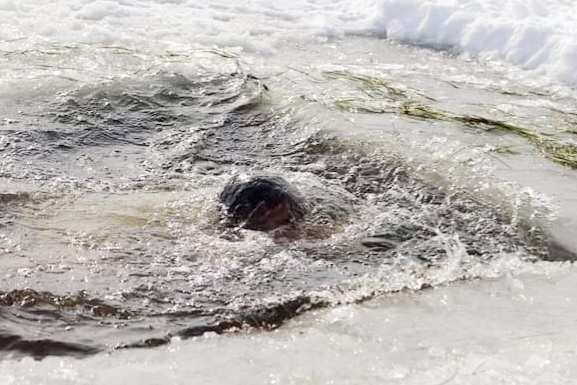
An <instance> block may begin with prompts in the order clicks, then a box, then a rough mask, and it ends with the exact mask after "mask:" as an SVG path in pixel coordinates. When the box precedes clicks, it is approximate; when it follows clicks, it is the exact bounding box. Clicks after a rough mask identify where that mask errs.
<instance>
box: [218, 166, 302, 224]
mask: <svg viewBox="0 0 577 385" xmlns="http://www.w3.org/2000/svg"><path fill="white" fill-rule="evenodd" d="M218 200H219V203H220V207H221V223H222V224H223V225H224V226H225V227H235V228H243V229H248V230H257V231H265V232H268V231H272V230H276V229H278V228H280V227H284V226H287V227H289V226H290V225H296V224H298V223H299V222H301V221H302V220H303V218H304V217H305V215H306V213H307V209H306V205H305V202H304V200H303V199H302V198H301V197H300V195H299V194H298V193H297V192H296V190H295V189H294V188H292V186H290V185H289V184H288V182H286V181H285V180H284V179H283V178H280V177H268V176H267V177H253V178H250V179H248V180H246V181H241V180H239V179H238V178H234V179H233V180H231V181H230V182H229V183H228V184H227V185H226V186H225V187H224V189H223V191H222V192H221V193H220V195H219V199H218Z"/></svg>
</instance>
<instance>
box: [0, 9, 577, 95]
mask: <svg viewBox="0 0 577 385" xmlns="http://www.w3.org/2000/svg"><path fill="white" fill-rule="evenodd" d="M241 4H242V5H241ZM0 10H2V11H5V12H6V13H5V14H4V15H5V17H4V20H2V26H3V28H2V32H0V38H2V39H3V40H6V41H10V40H13V39H26V40H29V41H31V42H32V41H36V40H38V39H40V40H43V39H49V40H50V41H54V42H62V43H70V42H76V43H89V44H93V43H101V44H124V45H127V46H129V47H131V48H132V47H140V48H144V49H153V48H158V47H165V48H171V49H176V48H180V49H182V48H184V47H189V48H190V47H198V46H213V45H216V46H220V47H236V48H240V49H244V50H246V51H248V52H254V53H260V54H278V53H280V52H282V46H283V44H285V43H286V42H307V41H311V40H319V39H320V40H322V39H328V38H332V37H339V36H344V35H346V34H374V35H377V36H387V37H388V38H390V39H394V40H398V41H402V42H407V43H411V44H418V45H428V46H431V47H435V48H448V49H450V50H452V51H455V52H458V53H470V54H475V55H481V56H482V57H485V58H491V59H499V60H504V61H507V62H510V63H513V64H515V65H518V66H520V67H522V68H524V69H528V70H537V71H538V73H539V74H540V75H543V76H549V77H552V78H555V79H558V80H561V81H563V82H566V83H568V84H571V85H574V84H575V83H577V68H576V67H577V64H576V63H577V60H575V58H577V23H576V18H575V16H574V15H575V13H576V11H577V3H575V2H572V1H567V0H530V1H527V0H507V1H501V0H357V1H353V0H323V1H310V0H294V1H291V2H284V3H282V4H281V3H279V2H278V1H273V0H259V1H252V2H249V3H239V2H230V1H225V0H212V1H209V0H195V1H192V0H189V1H186V0H130V1H111V0H95V1H90V0H85V1H82V2H75V1H72V0H60V1H58V2H51V1H47V0H36V1H35V0H22V1H20V2H14V1H13V0H1V1H0ZM8 12H9V13H8ZM9 14H10V15H11V17H7V15H9ZM46 26H50V28H47V27H46Z"/></svg>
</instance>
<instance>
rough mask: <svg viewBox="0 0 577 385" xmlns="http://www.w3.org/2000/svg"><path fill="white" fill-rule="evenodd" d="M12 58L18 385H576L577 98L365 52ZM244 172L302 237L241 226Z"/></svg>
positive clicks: (362, 47) (7, 184) (11, 348)
mask: <svg viewBox="0 0 577 385" xmlns="http://www.w3.org/2000/svg"><path fill="white" fill-rule="evenodd" d="M2 60H3V61H4V63H3V64H5V65H6V66H8V67H9V68H10V71H7V72H6V73H5V74H4V75H3V76H4V77H3V78H2V85H1V90H2V92H1V93H0V97H1V98H2V104H1V106H0V108H1V111H2V126H1V129H2V137H1V138H0V145H1V147H2V152H1V155H2V158H1V159H2V161H1V177H2V179H1V183H2V184H1V185H2V188H3V190H2V195H1V200H2V202H3V206H2V228H1V230H2V233H1V238H0V242H1V246H2V250H3V258H2V271H3V275H2V280H1V285H2V286H1V288H0V289H1V291H2V293H1V296H0V303H1V304H2V307H1V308H0V312H1V314H2V319H3V320H4V321H3V326H4V330H3V331H2V336H1V337H0V338H1V339H0V340H1V341H2V344H1V346H2V347H3V349H2V355H3V357H4V361H3V362H2V365H1V366H0V368H1V369H0V378H2V379H3V382H2V383H15V384H26V383H30V384H32V383H34V384H38V383H58V384H61V383H88V384H92V383H110V382H111V381H112V382H123V383H150V384H153V383H183V384H184V383H190V382H191V381H192V380H193V381H194V382H201V381H202V382H206V383H240V382H254V383H351V384H352V383H383V382H384V383H403V384H410V383H419V384H422V383H435V384H437V383H451V382H453V383H467V384H471V383H479V384H481V383H489V382H491V383H495V382H498V383H499V381H501V383H508V384H511V383H519V384H521V383H539V381H540V380H539V379H548V380H551V381H553V382H550V383H559V384H562V383H571V378H573V377H574V375H575V370H576V368H575V366H574V364H572V362H573V361H574V357H575V354H576V351H575V344H574V343H575V341H574V337H573V336H574V334H575V333H574V332H575V325H574V323H575V322H574V311H573V309H572V300H573V299H572V296H571V294H570V293H571V292H572V291H573V289H574V284H573V282H574V279H573V278H574V277H575V272H574V267H573V265H572V264H571V263H570V262H551V261H550V260H561V261H565V260H572V259H573V253H572V250H575V249H577V244H575V243H574V241H573V239H572V238H571V234H572V233H573V231H574V230H575V225H574V218H575V217H576V215H577V213H576V206H575V203H574V199H573V198H572V194H571V192H572V191H575V187H576V185H575V181H574V171H573V170H572V169H571V168H570V167H568V166H566V165H563V164H561V163H563V159H565V158H562V157H559V156H558V152H555V151H553V150H555V149H557V150H558V149H565V150H566V149H567V148H570V147H562V145H567V143H569V144H570V143H571V141H572V135H574V134H573V133H572V132H571V127H572V125H573V123H574V116H575V112H576V110H575V95H574V92H573V91H572V90H571V89H569V88H565V87H563V86H561V85H551V84H540V83H538V82H536V81H535V80H534V79H531V78H530V77H528V76H527V75H526V74H523V73H521V72H519V71H517V70H515V69H512V68H509V67H507V66H504V65H502V64H498V63H493V62H480V61H475V60H467V59H465V58H459V57H454V56H452V55H450V54H447V53H443V52H437V51H431V50H428V49H424V48H409V47H405V46H399V45H395V44H392V43H390V42H388V41H386V40H382V39H379V38H376V37H362V36H358V37H347V38H343V39H335V40H329V41H326V42H317V43H308V44H306V45H302V44H300V43H294V44H291V45H287V47H286V48H285V49H284V53H283V55H275V56H270V57H266V56H264V57H263V56H260V55H251V54H237V53H233V52H228V51H225V50H217V49H214V50H190V51H182V52H173V51H171V52H139V51H135V50H131V49H126V48H122V47H111V46H103V45H72V46H64V45H57V44H56V45H55V44H52V45H48V46H45V47H44V48H43V49H41V50H32V51H25V52H18V53H15V54H11V55H5V56H3V58H2ZM63 63H67V64H66V65H65V64H63ZM70 63H73V64H74V65H72V64H70ZM236 175H241V176H242V175H279V176H282V177H284V178H285V179H287V180H288V181H289V182H291V183H292V184H293V185H294V186H295V188H297V189H298V190H299V192H300V193H301V194H302V195H303V196H304V197H306V199H307V202H308V204H309V206H310V207H311V212H310V214H309V216H308V217H307V220H306V223H305V224H304V226H305V228H306V229H308V230H307V231H305V233H306V234H305V236H303V237H302V238H300V239H297V240H286V239H282V238H279V237H274V236H271V235H268V234H264V233H259V232H252V231H247V230H239V231H237V232H235V233H223V232H221V231H219V230H218V229H217V226H216V223H217V221H218V212H217V199H216V198H217V195H218V192H219V191H220V190H221V189H222V187H223V186H224V185H225V184H226V182H227V181H228V180H229V179H230V178H231V177H233V176H236ZM557 206H558V207H560V208H561V211H560V214H559V215H558V216H556V208H557ZM556 218H557V219H556ZM54 356H64V357H54ZM80 357H82V358H84V359H83V360H76V358H80ZM34 358H35V359H42V358H43V360H41V361H34V360H33V359H34ZM535 381H537V382H535Z"/></svg>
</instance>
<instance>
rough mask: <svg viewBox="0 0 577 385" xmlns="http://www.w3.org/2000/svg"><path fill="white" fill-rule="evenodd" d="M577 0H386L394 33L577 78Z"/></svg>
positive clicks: (387, 26) (384, 9)
mask: <svg viewBox="0 0 577 385" xmlns="http://www.w3.org/2000/svg"><path fill="white" fill-rule="evenodd" d="M576 11H577V3H575V2H570V1H564V0H531V1H524V0H508V1H501V0H452V1H449V0H437V1H424V0H383V1H382V2H381V4H380V15H379V17H377V18H376V20H375V22H376V25H377V29H381V30H382V32H383V33H385V34H386V35H387V36H388V37H389V38H391V39H395V40H399V41H403V42H409V43H416V44H420V45H428V46H431V47H437V48H446V49H450V50H453V51H455V52H460V53H472V54H478V55H481V56H483V57H486V58H491V59H499V60H504V61H507V62H510V63H513V64H515V65H518V66H520V67H522V68H524V69H528V70H536V71H537V73H538V74H541V75H545V76H551V77H553V78H556V79H559V80H561V81H563V82H566V83H568V84H570V85H575V84H576V83H577V60H575V59H576V58H577V43H576V42H577V23H576V21H577V19H576V18H575V12H576Z"/></svg>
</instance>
